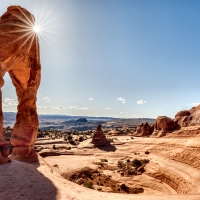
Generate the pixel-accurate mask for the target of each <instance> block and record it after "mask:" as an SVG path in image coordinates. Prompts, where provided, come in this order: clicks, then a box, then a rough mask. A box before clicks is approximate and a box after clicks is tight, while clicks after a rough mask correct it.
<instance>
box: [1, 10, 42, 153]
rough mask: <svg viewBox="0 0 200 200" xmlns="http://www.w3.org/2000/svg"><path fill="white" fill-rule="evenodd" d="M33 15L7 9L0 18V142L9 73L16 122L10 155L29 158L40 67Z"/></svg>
mask: <svg viewBox="0 0 200 200" xmlns="http://www.w3.org/2000/svg"><path fill="white" fill-rule="evenodd" d="M34 22H35V19H34V16H33V15H32V14H31V13H30V12H29V11H27V10H26V9H24V8H21V7H20V6H10V7H8V9H7V12H5V13H4V14H3V15H2V16H1V18H0V141H1V143H3V142H4V133H3V113H2V91H1V88H2V87H3V85H4V80H3V77H4V74H5V73H6V72H8V73H9V75H10V77H11V79H12V83H13V85H14V86H15V89H16V94H17V98H18V107H17V116H16V123H15V125H14V128H13V132H12V137H11V139H10V142H11V144H12V145H13V146H14V149H13V154H20V155H22V156H27V157H28V156H32V155H33V154H34V148H33V145H34V143H35V141H36V137H37V133H38V126H39V122H38V115H37V109H36V98H37V97H36V96H37V90H38V87H39V84H40V77H41V64H40V52H39V43H38V38H37V35H36V34H35V33H34V32H33V25H34Z"/></svg>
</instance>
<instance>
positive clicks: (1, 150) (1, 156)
mask: <svg viewBox="0 0 200 200" xmlns="http://www.w3.org/2000/svg"><path fill="white" fill-rule="evenodd" d="M8 156H9V149H8V147H7V146H6V143H5V142H0V164H5V163H8V162H10V159H9V158H8Z"/></svg>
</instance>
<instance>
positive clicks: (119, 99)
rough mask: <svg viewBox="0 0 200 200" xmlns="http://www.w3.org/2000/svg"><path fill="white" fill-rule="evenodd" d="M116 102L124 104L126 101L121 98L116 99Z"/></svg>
mask: <svg viewBox="0 0 200 200" xmlns="http://www.w3.org/2000/svg"><path fill="white" fill-rule="evenodd" d="M117 101H120V102H121V103H126V99H124V98H122V97H119V98H117Z"/></svg>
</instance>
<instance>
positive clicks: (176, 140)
mask: <svg viewBox="0 0 200 200" xmlns="http://www.w3.org/2000/svg"><path fill="white" fill-rule="evenodd" d="M199 130H200V126H194V127H185V128H181V129H180V130H178V131H175V132H173V133H169V134H167V136H165V137H162V138H150V137H145V138H141V137H133V136H132V135H131V134H129V135H114V136H108V138H110V139H112V141H113V142H111V144H110V145H108V146H105V147H95V146H94V145H93V144H91V143H90V142H91V137H90V136H87V138H85V140H83V141H82V142H80V143H79V144H77V145H72V144H70V143H69V142H67V141H65V140H64V139H63V138H60V139H53V140H52V139H50V138H43V139H40V140H38V141H37V143H36V149H37V151H38V154H40V155H41V156H42V157H40V156H38V160H36V162H32V163H24V162H19V161H16V160H14V161H12V162H11V163H8V164H4V165H0V168H1V169H0V177H1V180H4V181H3V182H2V183H1V186H0V191H1V193H0V199H30V198H31V199H87V200H89V199H94V198H95V199H102V198H104V199H109V200H110V199H115V200H117V199H127V200H128V199H133V197H134V199H141V200H143V199H147V196H148V199H154V200H155V199H187V200H188V199H200V153H199V152H200V151H199V150H200V133H199ZM180 133H182V134H180ZM75 137H77V138H79V137H80V136H74V140H75V139H76V138H75ZM47 185H48V187H47ZM38 191H41V192H38Z"/></svg>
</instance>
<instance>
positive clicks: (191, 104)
mask: <svg viewBox="0 0 200 200" xmlns="http://www.w3.org/2000/svg"><path fill="white" fill-rule="evenodd" d="M199 104H200V103H197V102H196V103H189V104H188V105H189V106H195V107H196V106H198V105H199Z"/></svg>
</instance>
